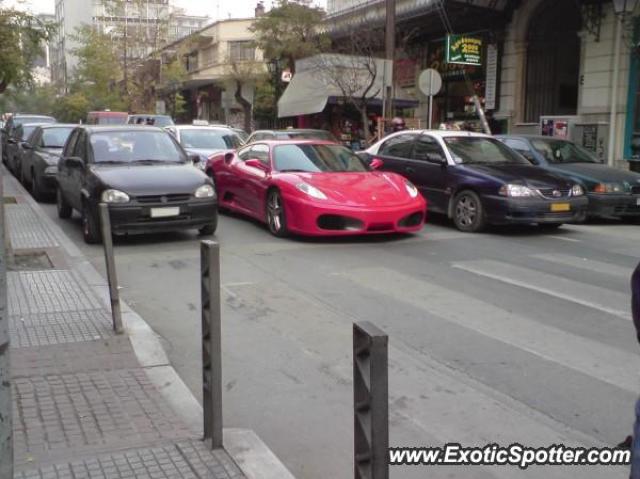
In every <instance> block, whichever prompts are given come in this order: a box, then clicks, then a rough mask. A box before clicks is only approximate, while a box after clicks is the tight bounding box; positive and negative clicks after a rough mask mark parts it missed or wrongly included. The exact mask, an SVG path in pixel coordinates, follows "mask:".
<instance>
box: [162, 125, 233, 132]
mask: <svg viewBox="0 0 640 479" xmlns="http://www.w3.org/2000/svg"><path fill="white" fill-rule="evenodd" d="M170 128H175V129H176V130H226V131H229V130H233V128H231V127H229V126H225V125H171V126H170Z"/></svg>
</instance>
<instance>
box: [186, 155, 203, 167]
mask: <svg viewBox="0 0 640 479" xmlns="http://www.w3.org/2000/svg"><path fill="white" fill-rule="evenodd" d="M189 161H191V162H192V163H193V164H194V165H195V164H196V163H200V161H201V159H200V155H189Z"/></svg>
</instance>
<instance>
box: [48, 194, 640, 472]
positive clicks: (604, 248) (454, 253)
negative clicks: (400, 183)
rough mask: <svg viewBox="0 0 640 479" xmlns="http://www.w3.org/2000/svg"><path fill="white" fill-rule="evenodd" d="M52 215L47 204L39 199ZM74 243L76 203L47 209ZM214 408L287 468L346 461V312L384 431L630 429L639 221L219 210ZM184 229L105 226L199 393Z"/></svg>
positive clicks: (534, 434) (400, 434) (542, 434)
mask: <svg viewBox="0 0 640 479" xmlns="http://www.w3.org/2000/svg"><path fill="white" fill-rule="evenodd" d="M45 209H46V211H47V212H48V214H49V215H51V216H52V217H54V216H55V207H54V206H53V205H45ZM57 221H58V223H59V224H60V225H61V226H62V227H63V229H64V230H65V231H66V232H67V234H68V235H69V236H70V237H71V238H72V239H73V240H74V241H75V242H76V244H77V245H78V246H80V248H81V249H82V250H83V251H84V252H85V253H86V254H87V255H88V257H89V258H90V259H91V261H92V263H93V264H94V265H96V266H97V267H98V268H99V270H101V271H104V265H103V256H102V250H101V248H100V247H97V246H96V247H89V246H86V245H84V243H83V241H82V237H81V234H80V225H79V219H78V217H77V216H74V218H73V220H72V221H68V220H66V221H61V220H57ZM217 239H218V241H220V244H221V248H222V282H223V295H222V297H223V301H224V304H223V348H224V365H223V368H224V369H223V375H224V419H225V425H226V426H231V427H247V428H251V429H254V430H255V431H256V432H257V433H258V434H259V435H260V436H261V437H262V438H263V440H264V441H265V442H266V443H267V444H268V445H269V446H270V447H271V448H272V449H273V451H274V452H275V453H276V454H277V455H278V456H279V457H280V458H281V459H282V460H283V461H284V462H285V464H286V465H287V466H288V467H289V468H290V470H291V471H292V472H293V473H294V474H295V475H296V477H298V478H301V479H302V478H304V479H306V478H309V479H334V478H335V479H340V478H348V477H353V475H352V441H353V419H352V409H351V408H352V389H351V377H352V355H351V354H352V353H351V330H352V323H353V322H354V321H361V320H368V321H371V322H373V323H374V324H376V325H377V326H379V327H380V328H382V329H384V330H385V331H386V332H387V333H388V334H389V337H390V371H389V378H390V379H389V380H390V388H389V389H390V398H389V399H390V434H391V444H392V445H396V446H426V445H431V446H441V445H443V444H444V443H447V442H459V443H462V444H463V445H485V444H489V443H498V444H500V445H508V444H510V443H513V442H519V443H522V444H525V445H536V446H541V445H551V444H556V443H563V444H566V445H586V446H605V445H614V444H617V443H618V442H620V441H622V440H623V439H624V437H625V436H626V435H627V434H630V432H631V426H632V421H633V405H634V402H635V399H636V397H637V396H638V393H639V392H640V383H639V381H638V376H639V374H638V371H639V368H638V366H639V362H638V353H639V352H640V345H638V343H637V341H636V338H635V334H634V330H633V325H632V323H631V321H630V305H629V303H630V301H629V298H630V295H629V278H630V275H631V272H632V270H633V268H634V266H635V264H636V262H637V261H638V259H639V257H640V227H639V226H634V225H625V224H619V223H612V224H608V223H601V224H588V225H580V226H576V225H571V226H565V227H563V228H561V229H560V230H558V231H556V232H553V233H543V232H540V231H538V230H537V229H536V228H534V227H525V228H501V229H494V230H492V231H490V232H488V233H484V234H476V235H469V234H463V233H459V232H457V231H456V230H455V229H454V228H453V227H451V226H450V225H449V224H448V223H447V222H446V221H443V220H435V222H432V223H430V224H428V225H427V226H426V227H425V228H424V230H423V231H422V232H421V233H420V234H417V235H414V236H401V237H391V238H377V237H376V238H363V239H352V240H302V239H285V240H281V239H276V238H273V237H272V236H270V235H269V233H268V232H267V231H266V229H265V228H263V227H261V226H260V225H258V224H256V223H255V222H252V221H250V220H246V219H242V218H240V217H236V216H222V217H221V220H220V224H219V229H218V233H217ZM198 241H199V238H198V237H197V235H196V234H195V233H191V232H187V233H175V234H165V235H158V236H140V237H127V238H122V239H119V240H117V242H116V253H117V265H118V274H119V278H120V281H121V283H122V285H123V286H124V290H123V295H124V299H125V300H126V301H127V302H128V303H129V304H130V305H131V306H132V307H133V308H134V309H135V310H136V311H137V312H138V313H140V314H141V315H142V316H143V317H144V318H145V319H146V321H147V322H148V323H149V324H150V325H151V326H152V327H153V328H154V330H155V331H156V332H157V333H158V334H159V335H161V336H162V337H163V338H164V341H165V344H166V346H167V349H168V353H169V356H170V358H171V361H172V362H173V365H174V367H175V368H176V370H177V371H178V373H179V374H180V375H181V377H182V378H183V379H184V381H185V382H186V383H187V385H188V386H189V387H190V388H191V389H192V391H193V392H194V393H195V395H196V396H197V397H200V394H201V383H200V360H201V356H200V343H199V334H200V317H199V295H200V285H199V271H198V269H199V245H198ZM627 474H628V472H627V471H626V470H625V468H622V467H608V468H597V467H580V468H579V469H576V468H573V469H571V468H563V467H533V468H530V469H528V470H527V471H520V470H518V469H515V468H513V467H480V466H477V467H467V468H462V467H451V466H448V467H430V468H426V467H409V466H407V467H404V466H403V467H394V468H392V477H394V478H425V477H429V478H444V477H456V478H493V477H495V478H512V477H540V478H542V477H544V478H545V479H551V478H564V477H578V476H579V477H594V478H596V477H598V478H607V477H617V478H623V477H626V476H627Z"/></svg>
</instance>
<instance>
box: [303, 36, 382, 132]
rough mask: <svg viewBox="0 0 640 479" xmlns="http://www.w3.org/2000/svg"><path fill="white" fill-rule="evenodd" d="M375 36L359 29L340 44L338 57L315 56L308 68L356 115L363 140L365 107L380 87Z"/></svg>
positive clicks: (380, 65)
mask: <svg viewBox="0 0 640 479" xmlns="http://www.w3.org/2000/svg"><path fill="white" fill-rule="evenodd" d="M379 48H380V45H379V35H378V34H377V33H376V31H374V30H370V29H359V30H354V31H353V32H351V33H350V35H349V37H348V38H343V39H341V41H340V44H339V46H338V47H337V48H336V50H337V51H338V52H339V53H338V54H323V55H317V56H316V57H315V58H314V61H313V64H312V68H313V69H314V74H315V76H316V77H317V78H318V79H319V80H320V81H321V82H322V83H324V84H325V85H326V86H327V87H328V88H329V89H333V90H337V91H338V92H340V96H341V97H342V98H343V99H344V101H345V102H346V103H348V104H350V105H352V106H353V107H354V108H355V109H356V110H357V111H358V113H359V114H360V121H361V122H362V125H363V130H364V135H365V141H367V142H368V141H369V137H370V132H369V128H367V124H368V122H369V116H368V106H369V103H370V102H371V100H372V99H373V98H376V97H377V96H378V95H380V92H381V91H382V89H383V88H384V83H385V78H384V73H385V72H384V68H385V63H384V60H382V59H380V58H377V57H376V55H375V53H376V52H377V51H378V50H379Z"/></svg>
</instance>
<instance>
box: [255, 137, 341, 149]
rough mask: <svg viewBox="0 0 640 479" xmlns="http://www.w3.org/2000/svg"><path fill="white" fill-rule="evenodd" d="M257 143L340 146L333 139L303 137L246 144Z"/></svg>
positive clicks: (256, 143)
mask: <svg viewBox="0 0 640 479" xmlns="http://www.w3.org/2000/svg"><path fill="white" fill-rule="evenodd" d="M259 144H266V145H269V146H282V145H338V146H341V145H340V143H336V142H335V141H329V140H316V139H313V138H305V139H304V140H296V139H291V140H258V141H256V142H255V143H250V144H249V145H246V146H255V145H259ZM345 148H346V146H345Z"/></svg>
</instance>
